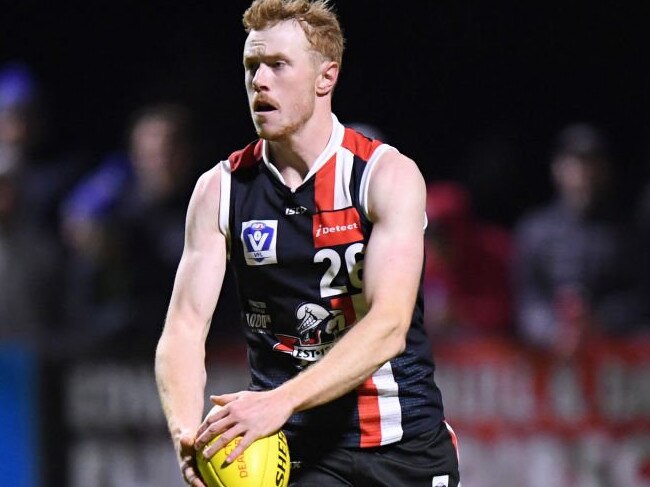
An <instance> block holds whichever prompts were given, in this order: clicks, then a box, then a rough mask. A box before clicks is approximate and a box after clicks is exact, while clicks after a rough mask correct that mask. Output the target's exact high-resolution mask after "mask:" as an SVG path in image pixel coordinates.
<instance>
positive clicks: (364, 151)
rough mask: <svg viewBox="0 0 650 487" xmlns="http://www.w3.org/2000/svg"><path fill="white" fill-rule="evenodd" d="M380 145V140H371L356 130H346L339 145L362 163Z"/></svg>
mask: <svg viewBox="0 0 650 487" xmlns="http://www.w3.org/2000/svg"><path fill="white" fill-rule="evenodd" d="M382 143H383V142H381V141H380V140H371V139H369V138H367V137H366V136H364V135H363V134H360V133H359V132H357V131H356V130H352V129H350V128H346V129H345V135H344V136H343V143H342V144H341V145H342V146H343V147H345V148H346V149H347V150H349V151H350V152H352V153H353V154H354V155H355V156H359V157H360V158H361V159H363V160H364V161H367V160H368V159H370V156H371V155H372V153H373V152H374V151H375V149H376V148H377V147H379V146H380V145H381V144H382Z"/></svg>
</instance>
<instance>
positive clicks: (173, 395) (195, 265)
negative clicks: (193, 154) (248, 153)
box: [156, 166, 226, 485]
mask: <svg viewBox="0 0 650 487" xmlns="http://www.w3.org/2000/svg"><path fill="white" fill-rule="evenodd" d="M219 176H220V170H219V167H218V166H217V167H216V168H214V169H212V170H210V171H208V172H207V173H205V174H204V175H202V176H201V178H199V181H198V182H197V184H196V188H195V190H194V194H193V195H192V198H191V200H190V204H189V207H188V212H187V222H186V229H185V247H184V250H183V255H182V257H181V260H180V263H179V266H178V271H177V274H176V279H175V282H174V289H173V291H172V296H171V300H170V304H169V310H168V312H167V319H166V322H165V327H164V329H163V332H162V335H161V337H160V341H159V342H158V348H157V350H156V382H157V384H158V391H159V394H160V400H161V402H162V406H163V410H164V412H165V416H166V418H167V423H168V426H169V430H170V433H171V435H172V439H173V441H174V446H175V448H176V451H177V452H178V454H179V456H182V455H183V452H182V450H183V448H185V449H187V445H185V446H183V445H181V439H185V441H186V442H187V441H189V442H190V443H191V441H193V439H194V435H195V433H196V430H197V428H198V426H199V424H200V423H201V420H202V419H203V397H204V388H205V382H206V372H205V339H206V336H207V333H208V330H209V327H210V321H211V319H212V314H213V313H214V309H215V306H216V303H217V300H218V297H219V293H220V290H221V285H222V282H223V276H224V271H225V266H226V242H225V238H224V236H223V235H222V234H221V233H220V231H219V228H218V215H219V195H220V191H219V183H220V177H219ZM188 439H189V440H188ZM181 465H182V464H181ZM182 468H185V467H183V465H182ZM186 477H187V474H186ZM193 485H202V484H199V483H196V484H193Z"/></svg>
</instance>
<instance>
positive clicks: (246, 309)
mask: <svg viewBox="0 0 650 487" xmlns="http://www.w3.org/2000/svg"><path fill="white" fill-rule="evenodd" d="M333 122H334V128H333V132H332V135H331V137H330V141H329V143H328V145H327V147H326V148H325V150H324V151H323V152H322V154H321V155H320V156H319V157H318V159H317V160H316V161H315V164H314V166H313V167H312V169H311V170H310V171H309V173H308V174H307V176H306V177H305V179H304V181H303V183H302V184H301V185H300V186H299V187H298V188H296V189H295V190H294V191H292V190H291V189H290V188H289V187H287V186H286V185H285V184H284V183H283V180H282V176H281V175H280V173H279V172H278V171H277V169H276V168H275V166H273V165H272V164H271V163H270V161H269V157H268V154H267V147H266V142H265V141H263V140H259V141H257V142H254V143H252V144H250V145H248V146H247V147H246V148H244V149H243V150H240V151H237V152H235V153H233V154H232V155H231V156H230V157H229V158H228V160H226V161H222V163H221V200H220V214H219V227H220V229H221V231H222V232H223V233H224V235H226V237H227V240H228V252H229V259H230V264H231V265H232V266H233V270H234V274H235V278H236V282H237V289H238V293H239V298H240V304H241V309H242V322H243V327H244V330H245V335H246V340H247V344H248V359H249V364H250V368H251V386H250V388H251V389H252V390H268V389H272V388H275V387H277V386H279V385H280V384H282V383H283V382H285V381H287V380H288V379H290V378H292V377H294V376H295V375H296V374H298V373H299V372H300V371H301V370H303V369H304V368H305V367H308V366H309V365H310V364H313V363H314V362H316V361H318V360H319V359H320V358H322V357H323V356H324V355H325V354H326V353H327V351H328V350H329V349H330V348H331V347H332V346H333V345H334V344H335V342H336V340H337V339H338V338H339V337H340V336H342V335H343V334H345V332H346V331H347V330H348V329H349V328H350V327H351V326H353V325H354V323H355V322H357V321H358V320H360V319H361V318H363V316H364V315H365V313H366V312H367V309H368V304H367V303H366V301H365V299H364V295H363V293H362V289H363V260H364V252H365V249H366V245H367V243H368V239H369V238H370V235H371V233H372V222H371V221H370V217H369V215H368V211H367V193H368V184H369V180H370V177H371V174H372V169H373V165H374V163H375V162H376V161H377V160H378V159H379V158H380V157H381V155H382V154H384V153H385V152H386V151H388V150H394V149H393V148H392V147H390V146H388V145H386V144H382V143H381V142H379V141H376V140H370V139H367V138H366V137H364V136H363V135H361V134H359V133H358V132H355V131H354V130H352V129H349V128H344V127H343V125H341V124H340V123H339V122H338V120H337V119H336V117H334V116H333ZM420 288H421V286H420ZM422 308H423V306H422V292H421V289H420V292H419V293H418V299H417V303H416V306H415V309H414V312H413V320H412V324H411V326H410V329H409V331H408V335H407V339H406V349H405V351H404V352H403V353H402V354H401V355H399V356H398V357H396V358H394V359H393V360H391V361H389V362H386V363H385V364H384V365H383V366H382V367H380V368H379V370H377V371H376V372H375V373H374V374H373V375H372V376H371V377H369V378H368V379H367V380H366V381H365V382H364V383H363V384H361V385H360V386H359V387H357V388H356V390H354V391H352V392H350V393H348V394H346V395H344V396H342V397H341V398H339V399H337V400H335V401H333V402H331V403H328V404H325V405H323V406H319V407H316V408H313V409H309V410H307V411H303V412H300V413H296V414H294V415H293V416H292V417H291V418H290V420H289V421H288V423H287V424H286V425H285V431H286V433H287V436H288V438H289V441H290V443H291V446H292V455H293V453H294V451H308V450H309V449H312V450H313V449H314V448H320V449H322V448H324V447H326V446H327V445H332V446H348V447H373V446H380V445H386V444H390V443H393V442H396V441H399V440H401V439H402V438H404V439H406V438H410V437H413V436H416V435H418V434H420V433H422V432H423V431H425V430H432V429H433V428H435V427H436V426H437V425H438V424H439V423H440V421H442V419H443V410H442V401H441V397H440V392H439V390H438V388H437V387H436V385H435V383H434V380H433V372H434V364H433V360H432V357H431V346H430V344H429V341H428V339H427V337H426V334H425V332H424V329H423V326H422ZM358 347H359V353H360V354H362V353H363V351H364V344H363V343H359V344H358Z"/></svg>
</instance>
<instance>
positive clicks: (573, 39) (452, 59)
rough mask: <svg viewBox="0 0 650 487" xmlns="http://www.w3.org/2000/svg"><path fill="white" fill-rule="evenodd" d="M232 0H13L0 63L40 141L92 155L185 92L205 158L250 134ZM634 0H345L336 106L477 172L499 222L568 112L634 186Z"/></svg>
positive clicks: (640, 80) (645, 73)
mask: <svg viewBox="0 0 650 487" xmlns="http://www.w3.org/2000/svg"><path fill="white" fill-rule="evenodd" d="M248 3H249V2H248V1H241V0H237V1H231V2H217V1H213V2H207V1H187V2H173V3H171V2H152V1H147V2H137V3H136V2H126V1H112V2H105V1H97V2H47V3H46V2H37V1H24V2H20V3H18V2H8V1H6V0H4V1H2V2H1V3H0V5H2V12H1V13H0V36H1V37H0V63H5V62H7V61H12V60H14V61H22V62H26V63H27V64H29V65H30V66H31V67H32V69H33V70H34V72H35V74H36V76H37V78H38V80H39V83H40V86H41V88H42V91H43V95H44V101H45V106H46V107H47V113H48V126H49V133H48V138H47V140H46V144H45V145H44V146H43V152H44V153H45V155H49V154H61V153H65V152H68V151H77V152H80V153H82V154H87V155H86V156H85V157H87V159H88V165H89V167H90V166H92V165H93V164H94V163H96V162H97V159H98V157H99V156H100V155H101V154H103V153H105V152H107V151H109V150H112V149H114V148H116V147H119V146H121V145H123V142H124V140H123V139H124V131H125V126H126V123H127V120H128V118H129V115H130V113H131V112H132V111H133V110H134V109H136V108H137V107H139V106H140V105H142V104H144V103H147V102H154V101H160V100H180V101H183V102H186V103H187V104H189V106H190V107H191V108H192V109H193V110H194V111H195V114H196V117H197V128H198V131H199V132H198V135H199V139H198V140H199V141H200V142H201V149H202V150H201V154H202V155H201V161H202V163H203V168H205V167H208V166H209V165H211V164H213V163H215V162H216V161H218V160H219V159H221V158H224V157H225V156H227V154H229V153H230V151H232V150H234V149H237V148H239V147H241V146H242V145H244V144H245V143H247V142H248V141H250V140H252V139H253V138H254V132H253V129H252V124H251V122H250V119H249V115H248V111H247V107H246V101H245V93H244V89H243V71H242V67H241V61H240V58H241V49H242V45H243V41H244V38H245V34H244V33H243V29H242V28H241V22H240V18H241V14H242V12H243V10H244V9H245V8H246V6H247V5H248ZM635 3H636V2H613V1H605V2H584V3H575V2H562V3H559V2H557V3H556V2H550V3H549V2H546V3H543V4H542V5H535V4H533V3H531V4H527V3H525V2H515V1H504V2H478V1H475V0H474V1H466V0H460V1H428V2H425V1H421V2H394V1H390V2H389V1H383V0H381V1H366V0H363V1H350V0H348V1H342V0H340V1H338V2H335V5H336V9H337V11H338V12H339V15H340V18H341V22H342V25H343V28H344V32H345V35H346V38H347V51H346V54H345V57H344V62H343V71H342V75H341V78H340V81H339V86H338V88H337V94H336V96H335V101H334V111H335V113H336V114H337V115H338V116H339V118H340V119H341V120H342V121H343V122H365V123H370V124H374V125H376V126H378V127H379V128H380V129H381V130H382V131H383V132H384V134H385V136H386V139H387V141H388V142H390V143H392V144H393V145H395V146H397V147H398V148H399V149H400V150H401V151H402V152H404V153H406V154H407V155H409V156H411V157H413V158H414V159H415V160H416V161H417V162H418V164H419V165H420V167H421V168H422V171H423V172H424V174H425V176H426V177H427V178H428V179H429V180H432V179H435V178H454V179H460V180H462V181H464V182H466V183H468V184H469V185H470V187H471V188H472V190H473V192H474V196H475V198H476V206H477V208H478V210H479V213H481V214H482V215H483V216H486V217H488V218H491V219H493V220H497V221H501V222H504V223H512V222H513V220H514V219H515V218H516V217H517V216H518V215H519V214H520V213H521V212H522V211H523V210H524V209H525V208H527V207H529V206H531V205H533V204H536V203H538V202H540V201H542V200H544V199H546V198H547V197H548V191H549V183H548V175H547V161H548V154H549V150H550V147H551V144H552V140H553V136H554V134H555V133H556V132H557V131H558V130H559V129H560V128H561V127H562V126H563V125H564V124H566V123H569V122H573V121H589V122H593V123H596V124H598V125H600V126H601V127H603V128H604V129H605V131H606V132H607V133H608V135H609V136H610V139H611V145H612V148H613V150H614V154H615V157H616V163H617V166H618V167H619V168H620V176H621V178H620V180H621V182H622V184H623V186H624V188H625V189H626V191H627V193H628V194H629V195H633V194H634V193H635V191H637V189H638V184H637V183H638V182H639V181H642V180H643V179H644V178H645V177H646V173H647V172H648V171H647V169H646V166H650V160H649V157H648V156H649V152H650V150H649V149H648V144H647V143H646V141H645V138H646V137H647V135H648V133H650V132H649V130H648V129H649V127H650V124H649V123H648V113H650V96H649V95H648V86H649V83H650V70H649V68H648V54H650V42H649V38H648V37H649V36H648V34H647V33H646V29H645V25H644V24H645V18H646V16H645V15H644V12H643V11H642V9H641V8H638V7H635V6H634V4H635ZM569 4H570V5H569Z"/></svg>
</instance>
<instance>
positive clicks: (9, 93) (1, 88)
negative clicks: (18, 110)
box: [0, 63, 36, 110]
mask: <svg viewBox="0 0 650 487" xmlns="http://www.w3.org/2000/svg"><path fill="white" fill-rule="evenodd" d="M35 96H36V83H35V81H34V77H33V76H32V73H31V71H30V69H29V68H28V67H27V66H25V65H23V64H20V63H9V64H6V65H5V66H4V67H3V68H2V70H0V110H6V109H11V108H15V107H20V106H24V105H28V104H29V103H31V102H33V101H34V98H35Z"/></svg>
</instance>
